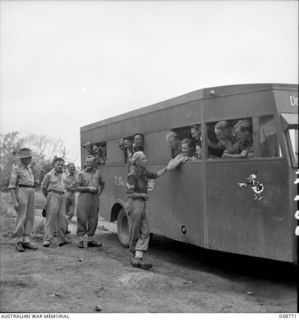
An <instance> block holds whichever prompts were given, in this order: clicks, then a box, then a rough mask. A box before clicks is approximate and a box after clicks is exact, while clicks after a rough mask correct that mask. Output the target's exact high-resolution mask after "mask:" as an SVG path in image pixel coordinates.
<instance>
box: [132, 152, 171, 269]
mask: <svg viewBox="0 0 299 320" xmlns="http://www.w3.org/2000/svg"><path fill="white" fill-rule="evenodd" d="M146 163H147V159H146V156H145V154H144V153H143V152H142V151H138V152H135V153H134V154H133V156H132V164H133V171H132V172H130V173H129V174H128V180H127V194H128V198H129V199H131V201H130V210H129V236H130V248H129V250H130V252H131V254H132V257H131V264H132V266H133V267H135V268H141V269H145V270H147V269H150V268H151V267H152V265H151V264H150V263H148V262H146V261H145V260H144V259H143V255H144V252H145V251H147V249H148V244H149V238H150V230H149V224H148V220H147V216H146V211H145V207H146V201H147V200H148V194H147V193H148V190H147V188H148V180H149V179H156V178H158V177H161V176H162V175H163V174H165V173H166V171H167V169H166V168H164V169H161V170H159V171H158V172H157V173H154V172H150V171H148V170H147V169H146Z"/></svg>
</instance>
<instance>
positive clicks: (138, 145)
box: [133, 133, 144, 152]
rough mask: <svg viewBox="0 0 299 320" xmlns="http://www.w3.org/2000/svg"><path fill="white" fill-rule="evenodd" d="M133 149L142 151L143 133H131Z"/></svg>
mask: <svg viewBox="0 0 299 320" xmlns="http://www.w3.org/2000/svg"><path fill="white" fill-rule="evenodd" d="M133 149H134V151H135V152H137V151H143V149H144V143H143V134H141V133H135V134H134V135H133Z"/></svg>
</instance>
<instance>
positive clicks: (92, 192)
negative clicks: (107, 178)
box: [80, 190, 98, 194]
mask: <svg viewBox="0 0 299 320" xmlns="http://www.w3.org/2000/svg"><path fill="white" fill-rule="evenodd" d="M80 193H90V194H97V193H98V192H97V191H87V190H86V191H80Z"/></svg>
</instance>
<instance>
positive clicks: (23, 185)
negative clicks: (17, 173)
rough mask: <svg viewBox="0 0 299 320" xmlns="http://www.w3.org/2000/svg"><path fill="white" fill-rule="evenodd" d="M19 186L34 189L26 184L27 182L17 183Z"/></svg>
mask: <svg viewBox="0 0 299 320" xmlns="http://www.w3.org/2000/svg"><path fill="white" fill-rule="evenodd" d="M19 188H32V189H34V186H28V185H27V184H19Z"/></svg>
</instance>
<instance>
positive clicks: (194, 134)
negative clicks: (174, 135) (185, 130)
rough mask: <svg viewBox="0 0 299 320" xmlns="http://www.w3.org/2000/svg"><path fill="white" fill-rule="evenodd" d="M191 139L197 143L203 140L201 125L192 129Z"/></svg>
mask: <svg viewBox="0 0 299 320" xmlns="http://www.w3.org/2000/svg"><path fill="white" fill-rule="evenodd" d="M190 133H191V137H192V138H193V139H195V140H196V141H200V138H201V127H200V125H194V126H192V127H191V129H190Z"/></svg>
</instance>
